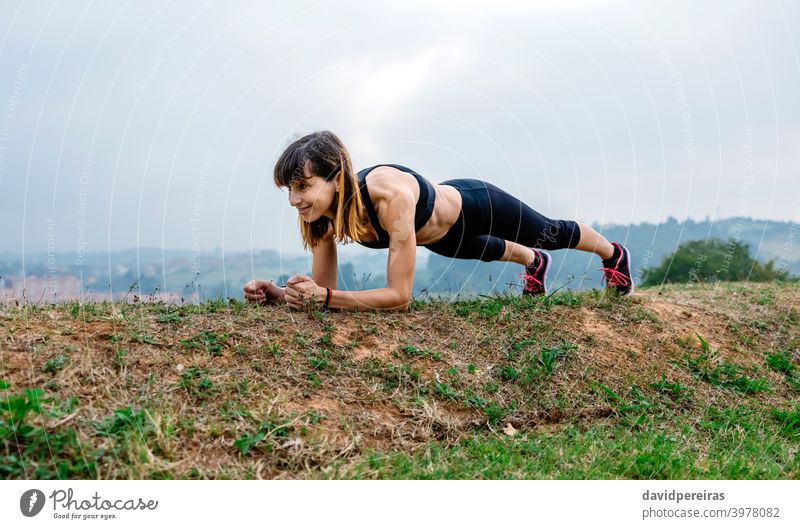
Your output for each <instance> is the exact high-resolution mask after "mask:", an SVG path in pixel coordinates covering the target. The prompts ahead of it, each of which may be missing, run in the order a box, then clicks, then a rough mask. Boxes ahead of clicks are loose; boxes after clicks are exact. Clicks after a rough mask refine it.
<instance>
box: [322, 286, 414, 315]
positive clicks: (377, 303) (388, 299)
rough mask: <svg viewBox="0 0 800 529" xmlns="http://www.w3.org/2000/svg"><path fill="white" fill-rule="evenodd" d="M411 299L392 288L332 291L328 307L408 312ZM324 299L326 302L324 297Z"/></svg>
mask: <svg viewBox="0 0 800 529" xmlns="http://www.w3.org/2000/svg"><path fill="white" fill-rule="evenodd" d="M324 290H325V289H323V291H324ZM410 298H411V296H404V295H402V294H400V293H399V292H398V291H397V290H394V289H392V288H375V289H372V290H355V291H349V290H331V299H330V301H329V302H328V307H329V308H333V309H341V310H362V311H366V310H387V311H389V310H396V311H407V310H408V303H409V301H410ZM322 299H323V301H324V300H325V296H324V295H323V297H322Z"/></svg>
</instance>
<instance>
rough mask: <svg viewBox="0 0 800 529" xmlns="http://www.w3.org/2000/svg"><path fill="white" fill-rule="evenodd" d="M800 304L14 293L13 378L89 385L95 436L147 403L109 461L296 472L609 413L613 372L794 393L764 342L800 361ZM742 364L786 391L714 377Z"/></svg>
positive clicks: (698, 297) (767, 291) (710, 395)
mask: <svg viewBox="0 0 800 529" xmlns="http://www.w3.org/2000/svg"><path fill="white" fill-rule="evenodd" d="M798 311H800V296H798V289H797V286H792V285H788V286H782V287H778V286H773V285H766V286H763V287H757V288H754V287H753V286H752V285H738V284H732V285H724V286H716V287H715V286H703V285H691V286H686V287H680V288H678V287H670V288H668V289H665V290H663V291H658V290H654V289H653V290H648V289H644V290H640V291H638V292H637V294H636V295H634V296H632V297H630V298H622V299H620V298H616V297H613V296H606V295H604V294H603V293H597V292H595V293H581V294H572V293H559V294H557V295H556V296H553V297H552V298H549V299H548V300H541V299H539V300H531V299H519V298H482V299H480V300H478V301H471V302H462V303H457V304H446V303H415V304H414V305H413V307H412V310H411V311H410V312H408V313H406V314H396V313H386V314H383V313H337V312H330V313H319V312H315V313H298V312H291V313H290V311H288V310H287V309H286V308H275V307H267V308H264V307H253V306H245V305H242V304H240V303H233V304H225V303H216V304H209V305H206V306H200V307H174V306H173V307H170V306H166V305H163V304H162V305H148V304H141V303H137V304H127V305H120V304H91V305H84V306H78V305H75V304H73V305H65V306H49V307H38V308H33V307H21V308H6V309H3V310H0V370H2V374H1V375H0V379H2V380H5V381H7V382H8V383H9V384H10V389H9V390H7V393H14V392H15V391H17V392H18V391H21V390H22V389H23V388H43V389H44V390H45V392H46V394H47V395H50V396H54V397H56V398H57V399H58V400H59V401H61V402H66V401H67V400H68V399H70V398H72V397H76V398H77V402H76V404H75V405H74V406H73V407H72V408H70V409H69V413H68V414H63V416H62V417H60V418H59V419H58V420H55V419H53V420H49V422H48V421H45V426H46V427H48V428H64V427H72V428H74V429H75V430H76V431H77V432H78V437H79V438H80V439H81V440H82V442H86V443H89V444H92V445H93V446H95V447H100V448H106V449H108V448H113V444H114V443H119V442H120V441H119V437H114V436H102V435H101V436H100V437H98V429H101V428H102V427H101V426H99V425H102V424H106V425H108V424H111V423H109V422H108V420H109V417H114V416H115V411H118V410H121V409H127V408H130V409H131V410H132V411H133V412H137V411H141V412H142V413H143V415H142V417H144V419H142V420H143V421H145V423H147V425H148V426H147V428H145V429H143V427H142V425H141V424H139V423H137V424H138V426H137V428H139V431H138V432H136V435H135V436H134V437H136V438H137V439H134V441H137V440H138V443H139V444H138V445H137V446H138V447H139V448H142V447H144V448H142V451H143V453H144V454H145V456H144V461H139V462H136V463H135V464H134V463H132V462H130V461H128V460H127V459H125V458H120V457H115V458H111V459H108V460H102V461H101V462H100V463H99V464H98V472H99V473H100V474H101V475H102V476H103V477H147V476H154V475H159V474H162V475H174V476H179V477H186V476H232V477H248V476H260V477H281V476H297V475H302V474H303V472H306V471H308V470H309V469H312V468H324V467H326V466H328V465H330V464H332V463H334V462H336V461H342V460H347V459H348V458H351V457H353V456H354V455H356V454H361V453H364V451H365V450H370V449H377V450H386V449H397V450H404V451H405V450H410V449H413V448H415V447H418V446H420V445H423V444H424V443H428V442H430V441H432V440H443V441H445V442H451V441H455V440H457V439H459V438H462V437H464V436H469V435H474V433H475V432H476V431H488V430H492V431H503V430H505V431H506V432H507V433H516V432H520V431H526V430H535V429H537V428H547V427H548V425H550V424H553V423H559V422H563V421H572V422H575V423H576V424H588V423H590V422H591V421H595V420H609V419H610V418H613V417H616V416H618V415H619V406H617V405H616V404H615V403H614V401H613V400H609V398H608V395H609V393H608V391H607V390H610V391H611V392H613V394H616V395H617V396H619V397H620V398H621V399H629V398H633V397H632V395H645V396H649V397H648V398H650V397H652V398H660V397H663V395H664V392H665V391H666V390H665V389H664V388H665V387H670V388H674V387H684V388H687V389H688V390H689V391H690V392H691V394H692V399H691V400H682V399H676V401H675V402H676V405H677V406H687V407H695V408H697V409H700V408H703V407H707V406H710V405H722V404H724V403H726V402H735V401H740V400H742V399H747V398H758V399H761V400H763V401H765V402H773V403H774V404H775V405H781V404H787V403H796V402H797V393H796V392H795V391H794V390H793V389H792V388H791V386H790V385H788V384H787V382H786V380H785V377H784V375H783V374H782V373H779V372H776V371H775V370H771V369H769V368H768V367H767V365H766V363H765V358H766V355H768V354H769V353H770V352H774V351H783V353H784V354H785V355H788V357H789V358H790V359H792V361H793V362H795V364H798V363H800V338H799V337H800V332H798V328H799V325H798ZM704 342H705V344H706V345H704ZM726 366H727V367H726ZM730 366H733V367H730ZM731 369H733V370H734V371H735V373H736V374H737V376H740V377H741V376H744V377H747V379H748V380H763V381H765V383H766V384H768V386H769V388H771V389H770V391H765V392H761V393H758V394H757V395H751V394H749V393H747V392H746V391H745V392H741V391H736V388H735V387H731V386H725V385H724V384H722V383H719V384H717V383H711V382H713V380H712V379H711V378H709V376H710V375H709V373H711V374H713V373H723V374H725V376H732V373H733V372H734V371H731ZM715 370H716V371H715ZM726 370H727V371H726ZM704 377H706V378H704ZM710 381H711V382H710ZM717 382H719V381H717ZM659 383H661V386H659V385H658V384H659ZM665 384H668V385H669V386H665ZM104 421H105V422H104ZM126 442H133V441H131V440H130V439H129V440H128V441H126ZM140 459H141V458H140Z"/></svg>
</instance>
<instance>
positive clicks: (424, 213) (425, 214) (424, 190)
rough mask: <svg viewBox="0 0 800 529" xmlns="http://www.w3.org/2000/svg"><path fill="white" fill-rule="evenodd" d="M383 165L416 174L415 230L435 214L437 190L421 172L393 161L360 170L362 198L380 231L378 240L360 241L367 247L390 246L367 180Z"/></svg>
mask: <svg viewBox="0 0 800 529" xmlns="http://www.w3.org/2000/svg"><path fill="white" fill-rule="evenodd" d="M382 166H388V167H394V168H395V169H399V170H401V171H403V172H405V173H410V174H412V175H414V178H416V179H417V182H418V183H419V200H418V201H417V209H416V212H415V214H414V231H419V230H420V229H422V227H423V226H425V223H426V222H428V220H429V219H430V218H431V215H432V214H433V203H434V201H435V200H436V191H435V190H434V189H433V186H432V185H431V183H430V182H428V181H427V180H426V179H425V178H423V177H422V176H420V175H419V174H417V173H416V172H415V171H413V170H411V169H409V168H408V167H404V166H402V165H397V164H392V163H382V164H378V165H373V166H372V167H367V168H366V169H362V170H360V171H359V172H358V188H359V191H360V192H361V199H362V200H363V201H364V205H365V206H366V208H367V214H368V215H369V221H370V222H371V223H372V226H373V227H374V228H375V231H376V232H377V233H378V240H377V241H361V242H359V244H360V245H362V246H366V247H367V248H388V247H389V234H388V233H387V232H386V230H384V229H383V227H382V226H381V223H380V221H379V220H378V215H377V213H375V206H374V205H373V204H372V199H371V198H370V197H369V191H368V190H367V180H366V178H367V173H369V172H370V171H371V170H373V169H375V168H376V167H382Z"/></svg>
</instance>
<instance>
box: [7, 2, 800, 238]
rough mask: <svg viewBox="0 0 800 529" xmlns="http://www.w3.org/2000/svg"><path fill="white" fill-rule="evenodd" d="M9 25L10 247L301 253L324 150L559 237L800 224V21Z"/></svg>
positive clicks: (319, 8)
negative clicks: (583, 230)
mask: <svg viewBox="0 0 800 529" xmlns="http://www.w3.org/2000/svg"><path fill="white" fill-rule="evenodd" d="M3 5H4V7H3V12H4V13H3V16H2V18H1V19H0V74H1V75H2V78H0V222H2V226H3V228H4V229H3V231H2V233H3V235H2V239H0V250H11V251H23V250H25V251H41V250H44V249H46V248H47V247H48V244H50V245H51V247H52V248H54V249H56V250H58V251H67V252H71V251H75V252H77V251H78V250H79V249H83V250H86V251H103V250H107V249H111V250H116V249H123V248H129V247H136V246H157V247H166V248H183V249H192V248H193V247H194V248H200V249H202V250H203V251H206V250H213V249H215V248H221V249H223V250H225V251H233V250H258V249H262V248H274V249H278V250H281V251H284V252H292V253H294V252H297V253H299V252H300V251H301V250H302V246H301V243H300V237H299V233H298V229H297V215H296V213H295V211H294V210H293V209H292V208H290V207H289V206H288V202H287V195H286V194H285V193H283V192H281V191H278V190H277V189H276V188H275V187H274V186H273V184H272V181H271V171H272V166H273V164H274V162H275V160H276V159H277V156H278V155H279V154H280V152H281V150H282V149H283V148H284V147H285V146H286V145H287V144H288V142H289V141H290V140H291V139H292V138H294V137H296V136H297V135H300V134H304V133H307V132H310V131H313V130H318V129H330V130H333V131H334V132H336V133H337V134H338V135H340V137H341V138H342V139H343V140H344V142H345V144H346V145H347V146H348V148H349V149H350V153H351V155H352V157H353V162H354V164H355V165H356V169H360V168H363V167H366V166H367V165H374V164H377V163H399V164H403V165H406V166H408V167H411V168H413V169H415V170H416V171H418V172H420V173H421V174H423V175H424V176H426V177H428V178H429V179H431V180H432V181H434V182H439V181H442V180H445V179H448V178H480V179H484V180H488V181H490V182H492V183H494V184H496V185H498V186H500V187H502V188H504V189H506V190H507V191H509V192H511V193H512V194H514V195H516V196H518V197H520V198H522V199H523V200H524V201H525V202H526V203H528V204H529V205H530V206H532V207H533V208H534V209H537V210H539V211H541V212H542V213H544V214H545V215H548V216H552V217H558V218H572V219H579V220H584V221H588V222H595V221H597V222H601V223H629V222H641V221H651V222H658V221H662V220H665V219H666V218H667V217H668V216H674V217H677V218H678V219H686V218H693V219H696V220H702V219H704V218H705V217H707V216H708V217H711V218H724V217H732V216H737V215H746V216H753V217H756V218H767V219H775V220H787V221H788V220H794V221H795V222H800V60H799V59H798V55H799V54H800V51H799V50H798V45H800V42H795V40H793V37H794V36H797V35H798V34H800V31H799V30H800V5H799V4H798V2H778V1H763V2H762V1H759V2H746V1H741V2H740V1H731V0H725V1H705V0H699V1H698V0H692V1H685V2H658V3H655V2H652V3H649V2H648V3H644V2H639V1H630V2H614V1H603V0H598V1H590V0H583V1H577V0H576V1H563V0H560V1H556V0H552V1H535V0H533V1H531V0H493V1H487V2H478V1H455V0H452V1H450V0H438V1H430V0H426V1H413V0H412V1H409V0H402V1H397V2H389V1H381V2H366V1H365V2H302V1H300V2H278V1H267V2H258V3H256V2H238V3H236V2H230V1H226V2H205V3H201V2H197V1H172V2H164V1H162V0H158V1H151V2H146V1H141V0H137V1H127V2H125V1H116V2H107V1H96V2H83V1H80V0H70V1H68V2H67V1H61V2H58V1H56V2H46V1H41V2H38V1H32V2H19V3H17V2H5V3H4V4H3ZM421 250H422V249H421ZM345 251H351V252H353V251H355V252H357V251H359V250H358V249H357V247H352V246H351V247H350V248H348V249H347V250H345Z"/></svg>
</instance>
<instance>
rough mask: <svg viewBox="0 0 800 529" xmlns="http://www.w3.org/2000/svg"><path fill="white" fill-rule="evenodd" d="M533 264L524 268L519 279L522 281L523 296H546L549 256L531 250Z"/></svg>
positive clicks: (539, 251)
mask: <svg viewBox="0 0 800 529" xmlns="http://www.w3.org/2000/svg"><path fill="white" fill-rule="evenodd" d="M533 255H534V257H533V262H532V263H531V264H529V265H528V266H526V267H525V271H524V272H522V273H521V274H520V275H519V277H521V278H522V280H523V281H524V286H523V287H522V295H523V296H542V295H545V294H547V286H546V285H545V282H546V280H547V270H548V269H549V268H550V254H549V253H547V252H543V251H541V250H537V249H536V248H534V249H533Z"/></svg>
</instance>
